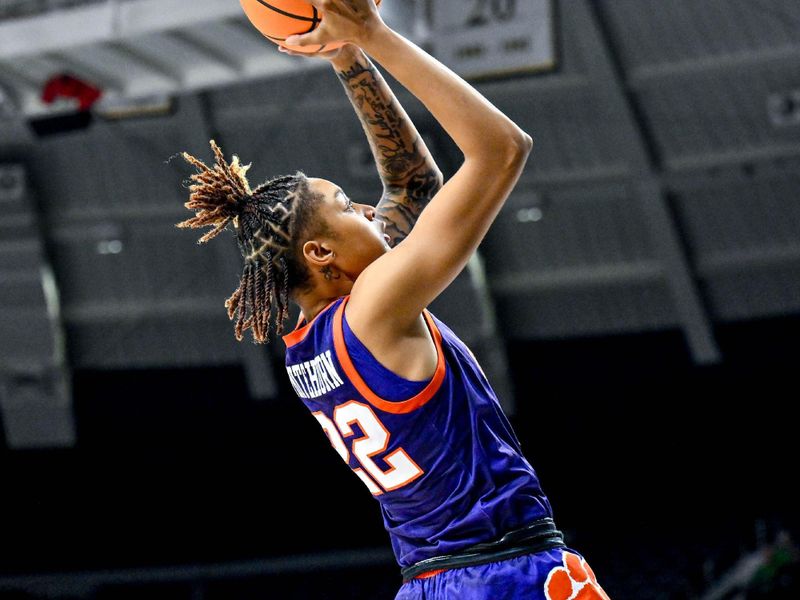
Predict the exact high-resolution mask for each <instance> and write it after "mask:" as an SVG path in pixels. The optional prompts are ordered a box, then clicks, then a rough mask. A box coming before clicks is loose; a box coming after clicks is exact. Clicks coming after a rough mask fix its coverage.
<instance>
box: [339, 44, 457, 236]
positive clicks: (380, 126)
mask: <svg viewBox="0 0 800 600" xmlns="http://www.w3.org/2000/svg"><path fill="white" fill-rule="evenodd" d="M331 64H332V65H333V68H334V70H335V71H336V75H337V77H339V80H340V81H341V82H342V84H343V85H344V88H345V91H346V92H347V96H348V97H349V98H350V102H351V103H352V104H353V108H354V109H355V111H356V114H357V115H358V118H359V120H360V121H361V125H362V127H363V128H364V133H366V135H367V140H368V141H369V146H370V149H371V150H372V155H373V157H374V158H375V164H376V166H377V167H378V174H379V175H380V178H381V181H382V182H383V195H382V197H381V199H380V201H379V202H378V204H377V206H376V209H377V211H378V214H379V215H380V217H379V218H380V219H381V220H382V221H384V222H385V223H386V233H387V234H389V237H390V238H391V242H390V246H392V247H394V246H396V245H397V244H399V243H400V242H401V241H403V240H404V239H405V238H406V237H407V236H408V234H409V233H410V232H411V229H412V228H413V227H414V224H415V223H416V222H417V219H418V218H419V215H420V213H421V212H422V209H424V208H425V207H426V206H427V205H428V203H429V202H430V201H431V199H432V198H433V197H434V196H435V195H436V193H437V192H438V191H439V190H440V189H441V187H442V173H441V171H440V170H439V167H438V166H437V165H436V161H434V159H433V157H432V156H431V153H430V152H429V151H428V148H427V147H426V146H425V142H424V141H423V139H422V137H421V136H420V135H419V132H418V131H417V129H416V127H414V123H412V121H411V119H410V118H409V116H408V114H406V111H405V110H403V107H402V106H401V105H400V102H398V100H397V98H396V97H395V95H394V94H393V93H392V90H391V88H390V87H389V85H388V84H387V83H386V81H385V80H384V78H383V77H382V76H381V74H380V72H379V71H378V69H377V68H375V65H373V64H372V62H371V61H370V60H369V58H368V57H367V55H366V54H364V52H363V51H362V50H361V49H359V48H358V47H356V46H353V45H349V44H348V45H346V46H345V47H344V48H343V49H342V50H341V51H340V52H339V53H338V54H337V55H336V57H335V58H334V59H332V60H331Z"/></svg>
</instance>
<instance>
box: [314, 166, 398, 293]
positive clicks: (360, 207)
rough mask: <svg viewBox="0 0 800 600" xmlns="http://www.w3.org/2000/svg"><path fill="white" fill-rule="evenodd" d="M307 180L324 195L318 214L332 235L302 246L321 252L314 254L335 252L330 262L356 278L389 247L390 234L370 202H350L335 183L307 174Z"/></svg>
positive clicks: (349, 277)
mask: <svg viewBox="0 0 800 600" xmlns="http://www.w3.org/2000/svg"><path fill="white" fill-rule="evenodd" d="M308 182H309V187H310V188H311V190H312V191H314V192H316V193H318V194H320V195H321V196H322V197H323V201H322V203H321V204H320V206H319V209H318V210H319V213H318V215H317V217H318V218H320V219H323V220H324V221H325V222H326V223H327V225H328V228H329V229H330V231H331V232H332V233H333V236H330V237H328V236H317V239H316V240H315V241H316V242H317V243H318V244H319V245H320V248H315V247H311V248H309V246H308V243H307V244H306V246H305V247H304V250H305V251H306V253H307V252H308V251H309V249H312V250H316V251H317V252H319V253H320V254H318V255H317V256H324V254H322V253H323V252H324V251H331V252H333V253H335V257H334V258H333V263H332V264H333V266H334V267H335V268H336V269H337V270H339V271H341V272H342V273H343V274H344V275H345V276H347V278H348V279H350V280H351V281H355V279H356V278H357V277H358V275H359V274H360V273H361V272H362V271H363V270H364V269H366V268H367V267H368V266H369V265H370V264H371V263H373V262H374V261H375V260H376V259H377V258H380V257H381V256H383V255H384V254H385V253H386V252H388V251H389V250H390V247H389V244H388V239H389V238H388V237H387V236H385V234H384V230H385V229H386V224H385V223H384V222H383V221H381V220H380V219H378V218H377V212H376V210H375V209H374V208H373V207H372V206H370V205H368V204H358V203H356V202H353V201H352V200H350V198H348V196H347V195H346V194H345V193H344V191H343V190H342V188H340V187H339V186H338V185H336V184H335V183H333V182H331V181H328V180H326V179H316V178H309V180H308Z"/></svg>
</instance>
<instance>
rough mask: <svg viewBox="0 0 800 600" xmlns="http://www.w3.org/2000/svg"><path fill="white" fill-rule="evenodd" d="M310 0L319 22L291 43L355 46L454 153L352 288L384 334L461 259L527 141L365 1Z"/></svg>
mask: <svg viewBox="0 0 800 600" xmlns="http://www.w3.org/2000/svg"><path fill="white" fill-rule="evenodd" d="M311 3H312V4H314V5H315V6H317V8H319V9H320V10H321V11H322V12H323V14H324V21H323V25H322V26H320V27H319V28H318V29H317V30H315V31H314V32H312V33H310V34H307V35H305V36H302V38H299V39H300V40H301V43H319V40H325V39H326V37H325V36H332V37H330V38H329V40H330V39H346V40H348V41H352V42H353V43H355V44H357V45H359V46H361V47H362V48H363V49H364V51H365V52H366V53H367V54H369V55H370V56H372V57H373V58H374V59H375V60H376V61H377V62H378V63H380V64H381V65H382V66H383V67H384V68H385V69H386V70H387V71H388V72H389V73H391V74H392V76H394V78H395V79H396V80H397V81H399V82H400V83H401V84H402V85H403V86H405V87H406V88H407V89H408V90H409V91H410V92H411V93H412V94H414V95H415V96H416V97H417V98H418V99H419V100H420V101H421V102H422V103H423V104H424V105H425V106H426V107H427V108H428V110H429V111H430V112H431V114H432V115H433V116H434V117H435V118H436V120H437V121H438V122H439V123H440V124H441V126H442V127H443V128H444V129H445V131H447V133H448V134H449V135H450V137H451V138H452V139H453V141H454V142H455V143H456V144H457V145H458V147H459V148H460V150H461V151H462V152H463V154H464V162H463V164H462V166H461V167H460V168H459V170H458V171H457V172H456V174H455V175H453V177H452V178H451V179H450V180H449V181H448V182H447V183H446V184H445V185H444V187H442V189H441V190H440V191H439V193H438V194H436V196H435V197H434V198H433V200H432V201H431V202H430V204H428V206H427V207H426V208H425V210H424V211H423V212H422V214H421V215H420V216H419V219H418V221H417V223H416V225H415V227H414V229H413V230H412V231H411V233H410V234H409V235H408V237H407V238H406V239H405V240H404V241H403V242H402V243H401V244H399V245H398V246H397V247H396V248H394V249H393V250H392V251H391V252H388V253H386V254H385V255H384V256H382V257H381V258H379V259H378V260H376V261H375V262H374V263H373V264H371V265H370V266H369V267H368V268H367V269H365V270H364V272H363V273H361V275H359V277H358V279H357V280H356V282H355V284H354V286H353V289H352V291H351V297H350V301H349V302H350V305H351V306H352V312H353V314H356V315H358V318H359V321H363V322H368V323H370V324H371V326H372V327H380V328H381V330H382V331H381V332H374V333H375V334H376V336H380V337H383V336H381V333H383V334H384V335H385V336H386V337H387V338H388V337H391V335H392V333H394V334H395V335H396V334H398V333H400V334H402V332H404V331H410V330H411V329H412V328H413V327H414V326H415V324H418V322H419V318H420V313H421V312H422V309H423V308H425V307H426V306H427V305H428V304H430V302H431V301H433V300H434V299H435V298H436V297H437V296H438V295H439V294H440V293H441V292H442V291H443V290H444V289H445V288H446V287H447V286H448V285H449V284H450V283H451V282H452V281H453V280H454V279H455V278H456V276H457V275H458V274H459V273H460V272H461V271H462V270H463V268H464V267H465V266H466V264H467V261H468V260H469V258H470V257H471V256H472V254H473V253H474V252H475V250H476V249H477V247H478V245H479V244H480V242H481V240H482V239H483V237H484V236H485V235H486V232H487V231H488V229H489V227H490V225H491V224H492V222H493V221H494V219H495V217H496V216H497V213H498V212H499V211H500V208H501V207H502V205H503V203H504V202H505V200H506V199H507V198H508V195H509V194H510V193H511V190H512V189H513V187H514V185H515V184H516V182H517V180H518V179H519V176H520V174H521V173H522V169H523V167H524V165H525V162H526V160H527V158H528V155H529V153H530V150H531V146H532V140H531V138H530V136H528V135H527V134H526V133H525V132H523V131H522V130H521V129H520V128H519V127H518V126H517V125H515V124H514V123H513V121H511V119H509V118H508V117H506V116H505V115H504V114H503V113H502V112H500V111H499V110H498V109H497V108H495V107H494V106H493V105H492V104H491V103H490V102H489V101H488V100H486V98H484V97H483V96H482V95H481V94H480V93H479V92H478V91H477V90H475V89H474V88H473V87H472V86H470V85H469V84H468V83H466V82H465V81H464V80H463V79H461V78H460V77H459V76H458V75H456V74H455V73H453V72H452V71H451V70H450V69H448V68H447V67H445V66H444V65H443V64H442V63H440V62H439V61H437V60H436V59H434V58H433V57H431V56H430V55H428V54H427V53H425V52H424V51H423V50H421V49H420V48H418V47H417V46H415V45H414V44H412V43H411V42H409V41H408V40H406V39H405V38H403V37H402V36H401V35H400V34H398V33H397V32H395V31H393V30H391V29H390V28H388V27H387V26H386V25H385V24H384V23H383V21H382V20H381V19H380V16H379V15H378V13H377V9H376V8H375V5H374V2H373V0H347V2H345V1H344V0H311ZM287 43H289V44H293V43H297V40H292V41H289V40H287Z"/></svg>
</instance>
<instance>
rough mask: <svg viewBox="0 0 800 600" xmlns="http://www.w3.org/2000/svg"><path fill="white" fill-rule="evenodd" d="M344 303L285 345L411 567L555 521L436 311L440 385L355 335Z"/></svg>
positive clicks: (296, 376)
mask: <svg viewBox="0 0 800 600" xmlns="http://www.w3.org/2000/svg"><path fill="white" fill-rule="evenodd" d="M348 300H349V295H348V296H343V297H341V298H338V299H336V300H334V301H333V302H331V303H330V304H329V305H328V306H327V307H326V308H324V309H323V310H322V311H320V313H319V314H318V315H317V316H316V317H315V318H314V319H313V320H312V321H311V322H310V323H305V324H303V321H304V319H303V318H302V317H301V319H300V321H299V322H298V325H297V327H296V328H295V330H294V331H292V332H291V333H289V334H288V335H285V336H283V340H284V342H285V343H286V370H287V373H288V374H289V380H290V382H291V384H292V387H293V388H294V390H295V391H296V392H297V395H298V396H299V398H300V399H301V400H302V401H303V403H304V404H305V405H306V406H307V407H308V408H309V410H310V411H311V413H312V414H313V416H314V417H315V418H316V419H317V421H318V422H319V424H320V426H321V427H322V429H323V431H324V432H325V434H326V435H327V436H328V439H329V440H330V442H331V445H332V446H333V448H334V449H335V450H336V451H337V452H338V453H339V455H340V456H341V457H342V459H343V460H344V461H345V462H346V463H347V464H348V465H349V466H350V468H351V469H352V470H353V472H354V473H355V474H356V475H357V476H358V477H359V478H360V479H361V480H362V482H363V483H364V484H365V485H366V487H367V489H368V490H369V491H370V493H371V494H372V495H373V496H374V498H375V499H376V500H377V501H378V502H379V503H380V507H381V513H382V515H383V521H384V526H385V527H386V530H387V531H388V532H389V536H390V539H391V543H392V548H393V550H394V554H395V556H396V558H397V562H398V563H399V564H400V566H401V567H406V566H409V565H411V564H414V563H416V562H418V561H420V560H424V559H426V558H430V557H432V556H438V555H442V554H451V553H455V552H458V551H459V550H462V549H464V548H467V547H468V546H472V545H474V544H478V543H482V542H488V541H492V540H495V539H498V538H500V537H502V536H503V535H504V534H505V533H506V532H508V531H510V530H513V529H517V528H519V527H523V526H525V525H527V524H528V523H530V522H531V521H534V520H536V519H538V518H541V517H547V516H552V511H551V508H550V503H549V502H548V500H547V498H546V497H545V495H544V494H543V492H542V490H541V487H540V485H539V481H538V478H537V476H536V473H535V472H534V470H533V468H532V467H531V465H530V464H529V463H528V461H527V460H526V459H525V458H524V456H523V455H522V450H521V449H520V444H519V441H518V439H517V437H516V435H515V434H514V432H513V431H512V429H511V426H510V424H509V422H508V420H507V419H506V417H505V415H504V414H503V411H502V409H501V407H500V404H499V402H498V400H497V397H496V395H495V393H494V391H493V390H492V387H491V386H490V385H489V382H488V380H487V379H486V377H485V375H484V373H483V371H482V369H481V367H480V365H479V364H478V362H477V360H476V359H475V357H474V355H473V354H472V352H471V351H470V350H469V348H467V346H466V345H465V344H464V343H463V342H462V341H461V340H460V339H459V338H458V337H457V336H456V335H455V334H454V333H453V332H452V331H451V330H450V329H449V328H448V327H447V326H446V325H445V324H444V323H443V322H442V321H440V320H439V319H437V318H436V317H435V316H433V315H432V314H431V313H430V312H429V311H428V310H427V309H425V310H424V311H423V316H424V318H425V322H426V324H427V327H428V330H429V332H430V335H431V339H432V340H433V341H434V344H435V346H436V354H437V365H436V371H435V373H434V375H433V377H432V378H431V379H430V380H429V381H421V382H420V381H409V380H406V379H404V378H402V377H400V376H398V375H397V374H395V373H393V372H392V371H390V370H389V369H387V368H386V367H384V366H383V365H382V364H381V363H379V362H378V361H377V360H376V359H375V357H374V356H373V355H372V354H371V353H370V352H369V350H368V349H367V348H366V346H364V345H363V344H362V343H361V342H360V341H359V340H358V338H357V337H356V336H355V334H354V333H353V331H352V330H351V329H350V327H349V325H348V324H347V319H346V318H345V314H344V309H345V306H346V305H347V301H348Z"/></svg>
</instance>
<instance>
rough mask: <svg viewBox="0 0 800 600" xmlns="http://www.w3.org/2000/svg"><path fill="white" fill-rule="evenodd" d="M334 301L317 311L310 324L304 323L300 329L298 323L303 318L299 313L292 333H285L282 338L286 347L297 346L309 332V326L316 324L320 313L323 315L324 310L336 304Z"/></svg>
mask: <svg viewBox="0 0 800 600" xmlns="http://www.w3.org/2000/svg"><path fill="white" fill-rule="evenodd" d="M338 299H339V298H337V299H336V300H338ZM336 300H333V301H332V302H331V303H330V304H328V306H326V307H325V308H323V309H322V310H321V311H319V312H318V313H317V316H316V317H314V318H313V319H312V320H311V323H306V324H305V325H303V326H302V327H300V323H302V322H303V319H305V317H304V316H303V313H302V312H301V313H300V317H299V318H298V319H297V325H296V326H295V328H294V331H292V332H290V333H287V334H286V335H284V336H283V341H284V343H285V344H286V347H287V348H291V347H292V346H294V345H295V344H299V343H300V342H302V341H303V340H304V339H306V336H307V335H308V332H309V331H311V326H312V325H313V324H314V323H315V322H316V320H317V319H319V317H320V315H322V313H324V312H325V311H326V310H328V309H329V308H330V307H331V306H333V305H334V304H335V303H336Z"/></svg>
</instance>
